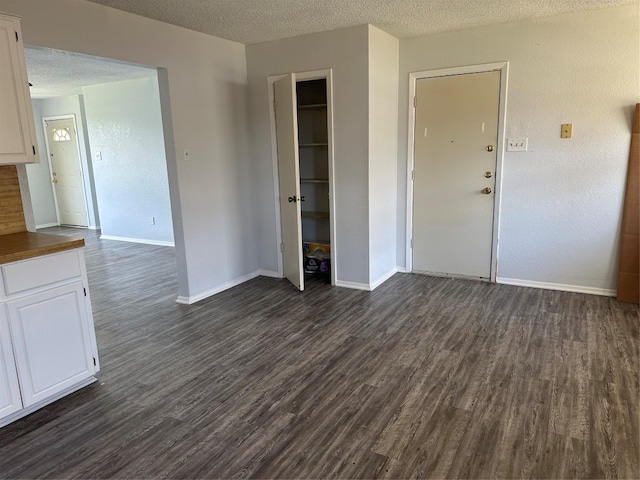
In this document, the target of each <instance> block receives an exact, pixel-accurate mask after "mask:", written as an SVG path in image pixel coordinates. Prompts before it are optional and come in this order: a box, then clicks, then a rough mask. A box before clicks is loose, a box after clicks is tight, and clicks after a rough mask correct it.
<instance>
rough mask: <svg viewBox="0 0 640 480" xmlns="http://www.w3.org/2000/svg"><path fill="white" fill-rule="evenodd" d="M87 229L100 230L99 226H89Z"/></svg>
mask: <svg viewBox="0 0 640 480" xmlns="http://www.w3.org/2000/svg"><path fill="white" fill-rule="evenodd" d="M87 228H88V229H89V230H100V225H89V226H88V227H87Z"/></svg>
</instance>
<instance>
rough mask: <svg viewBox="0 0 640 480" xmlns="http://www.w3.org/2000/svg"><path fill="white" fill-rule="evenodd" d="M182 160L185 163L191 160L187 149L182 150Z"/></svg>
mask: <svg viewBox="0 0 640 480" xmlns="http://www.w3.org/2000/svg"><path fill="white" fill-rule="evenodd" d="M182 159H183V160H184V161H185V162H188V161H189V160H191V158H190V157H189V149H188V148H183V149H182Z"/></svg>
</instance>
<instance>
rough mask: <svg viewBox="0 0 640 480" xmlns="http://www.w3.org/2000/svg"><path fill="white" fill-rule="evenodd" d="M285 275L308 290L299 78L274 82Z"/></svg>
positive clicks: (287, 77) (301, 287) (293, 77)
mask: <svg viewBox="0 0 640 480" xmlns="http://www.w3.org/2000/svg"><path fill="white" fill-rule="evenodd" d="M274 98H275V116H276V140H277V143H278V177H279V183H280V218H281V223H282V256H283V264H284V276H285V277H286V278H287V279H289V281H290V282H291V283H293V284H294V285H295V286H296V287H297V288H299V289H300V290H304V271H303V267H302V220H301V208H300V163H299V158H298V155H299V152H298V118H297V101H296V78H295V75H287V76H286V77H284V78H282V79H280V80H278V81H276V82H275V83H274Z"/></svg>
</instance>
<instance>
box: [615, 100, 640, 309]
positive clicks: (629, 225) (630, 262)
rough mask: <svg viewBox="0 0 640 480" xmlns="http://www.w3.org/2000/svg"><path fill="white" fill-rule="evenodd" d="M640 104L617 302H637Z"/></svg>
mask: <svg viewBox="0 0 640 480" xmlns="http://www.w3.org/2000/svg"><path fill="white" fill-rule="evenodd" d="M639 252H640V103H639V104H637V105H636V112H635V115H634V118H633V130H632V134H631V151H630V152H629V171H628V173H627V191H626V195H625V200H624V214H623V216H622V238H621V243H620V265H619V268H618V300H619V301H621V302H631V303H638V302H640V260H639Z"/></svg>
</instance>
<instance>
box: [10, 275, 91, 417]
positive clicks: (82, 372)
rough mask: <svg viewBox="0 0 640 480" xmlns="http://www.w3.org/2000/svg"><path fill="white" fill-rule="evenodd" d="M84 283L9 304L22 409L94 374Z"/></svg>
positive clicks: (66, 286) (34, 295) (69, 285)
mask: <svg viewBox="0 0 640 480" xmlns="http://www.w3.org/2000/svg"><path fill="white" fill-rule="evenodd" d="M83 290H84V287H83V286H82V282H80V281H78V282H73V283H71V284H68V285H63V286H60V287H57V288H52V289H49V290H45V291H43V292H39V293H36V294H33V295H28V296H25V297H23V298H20V299H19V300H14V301H11V302H8V303H7V310H8V311H9V324H10V326H11V332H12V339H13V350H14V355H15V358H16V365H17V367H18V368H17V369H18V376H19V378H20V385H21V386H22V399H23V403H24V406H25V407H28V406H30V405H33V404H35V403H38V402H39V401H42V400H45V399H46V398H48V397H51V396H53V395H55V394H57V393H59V392H62V391H64V390H66V389H67V388H69V387H71V386H73V385H75V384H76V383H78V382H80V381H82V380H83V379H85V378H88V377H90V376H91V375H93V374H94V364H93V354H92V349H91V336H90V334H89V323H88V322H87V313H86V309H85V306H84V293H83Z"/></svg>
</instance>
